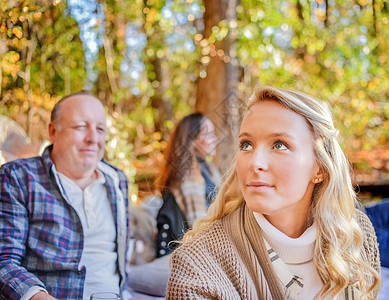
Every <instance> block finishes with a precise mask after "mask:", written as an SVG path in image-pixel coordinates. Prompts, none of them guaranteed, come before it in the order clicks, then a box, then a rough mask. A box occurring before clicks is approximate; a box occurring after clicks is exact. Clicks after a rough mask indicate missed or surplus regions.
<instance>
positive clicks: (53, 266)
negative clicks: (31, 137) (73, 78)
mask: <svg viewBox="0 0 389 300" xmlns="http://www.w3.org/2000/svg"><path fill="white" fill-rule="evenodd" d="M48 129H49V136H50V140H51V142H52V145H50V146H48V147H47V148H46V149H45V151H44V153H43V154H42V156H39V157H33V158H28V159H19V160H16V161H13V162H9V163H7V164H5V165H3V166H2V167H1V169H0V229H1V230H0V284H1V288H0V298H1V299H15V300H16V299H23V300H25V299H32V300H37V299H38V300H39V299H84V300H86V299H89V297H90V295H91V294H92V293H93V292H99V291H101V292H115V293H118V294H120V291H121V289H122V288H123V287H124V282H125V265H126V255H125V254H126V249H127V241H128V234H127V232H128V230H127V227H128V212H127V203H128V182H127V179H126V177H125V175H124V173H123V172H122V171H120V170H119V169H117V168H115V167H113V166H111V165H109V164H108V163H107V162H106V161H105V160H104V159H103V154H104V146H105V139H106V131H107V128H106V115H105V111H104V107H103V105H102V103H101V102H100V101H99V100H98V99H97V98H95V97H94V96H93V95H92V94H90V93H89V92H86V91H81V92H78V93H75V94H71V95H69V96H66V97H64V98H62V99H61V100H60V101H59V102H58V103H57V104H56V105H55V106H54V108H53V110H52V113H51V122H50V124H49V128H48Z"/></svg>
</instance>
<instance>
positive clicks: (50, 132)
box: [49, 122, 57, 143]
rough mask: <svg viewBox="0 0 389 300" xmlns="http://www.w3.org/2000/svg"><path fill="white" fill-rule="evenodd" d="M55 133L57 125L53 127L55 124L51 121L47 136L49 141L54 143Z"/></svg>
mask: <svg viewBox="0 0 389 300" xmlns="http://www.w3.org/2000/svg"><path fill="white" fill-rule="evenodd" d="M56 135H57V127H55V124H54V123H53V122H50V123H49V138H50V141H51V143H54V140H55V136H56Z"/></svg>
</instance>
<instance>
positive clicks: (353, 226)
mask: <svg viewBox="0 0 389 300" xmlns="http://www.w3.org/2000/svg"><path fill="white" fill-rule="evenodd" d="M336 137H337V130H336V129H335V128H334V125H333V121H332V118H331V114H330V113H329V111H328V110H327V108H326V107H325V106H324V105H323V104H320V103H319V102H318V101H316V100H315V99H314V98H312V97H311V96H308V95H306V94H304V93H301V92H298V91H294V90H286V89H279V88H274V87H261V88H260V89H258V90H257V91H256V92H255V93H254V95H253V96H252V97H251V99H250V100H249V103H248V109H247V112H246V113H245V115H244V118H243V121H242V124H241V128H240V135H239V146H237V147H236V148H237V154H236V159H235V162H234V164H233V166H232V168H231V171H230V172H229V175H227V176H226V181H225V183H224V185H223V186H222V187H221V189H220V192H219V193H218V195H217V198H216V200H215V202H214V203H213V204H212V205H211V206H210V208H209V210H208V214H207V216H206V217H205V218H203V219H200V220H199V221H197V222H196V223H195V225H194V227H193V230H191V231H189V232H188V233H187V234H186V235H185V237H184V241H185V242H184V243H183V245H181V246H180V247H178V249H177V250H176V251H175V252H173V256H172V259H171V265H172V272H171V276H170V279H169V284H168V292H167V299H198V298H201V299H277V300H278V299H373V298H377V295H378V292H379V289H380V262H379V253H378V247H377V241H376V236H375V233H374V229H373V227H372V225H371V222H370V221H369V219H368V218H367V216H366V215H365V214H363V213H362V212H361V211H359V210H357V209H356V208H355V204H356V201H357V200H356V196H355V194H354V190H353V187H352V184H351V179H350V173H349V164H348V161H347V159H346V157H345V155H344V154H343V151H342V150H341V148H340V146H339V144H338V142H337V139H336Z"/></svg>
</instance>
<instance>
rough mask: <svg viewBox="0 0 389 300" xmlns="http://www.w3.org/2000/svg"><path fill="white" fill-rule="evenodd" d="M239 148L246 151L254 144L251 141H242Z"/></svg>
mask: <svg viewBox="0 0 389 300" xmlns="http://www.w3.org/2000/svg"><path fill="white" fill-rule="evenodd" d="M239 148H240V150H243V151H246V150H250V149H251V148H252V146H251V144H250V143H249V142H246V141H243V142H241V143H240V145H239Z"/></svg>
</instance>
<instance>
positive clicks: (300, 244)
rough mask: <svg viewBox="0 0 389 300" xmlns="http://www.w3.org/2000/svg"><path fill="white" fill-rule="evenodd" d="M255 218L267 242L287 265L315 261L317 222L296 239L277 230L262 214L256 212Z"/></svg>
mask: <svg viewBox="0 0 389 300" xmlns="http://www.w3.org/2000/svg"><path fill="white" fill-rule="evenodd" d="M254 217H255V220H256V221H257V223H258V225H259V227H261V229H262V231H263V236H264V238H265V239H266V241H267V242H268V243H269V245H270V246H271V247H272V248H273V249H274V251H275V252H276V253H277V254H278V255H279V256H280V257H281V259H282V260H283V261H284V262H285V263H287V264H300V263H305V262H308V261H310V260H311V259H313V251H314V248H315V241H316V234H317V227H316V223H315V222H314V223H313V225H312V226H310V227H309V228H308V229H307V230H305V232H304V233H303V234H302V235H301V236H300V237H298V238H295V239H294V238H290V237H288V236H287V235H286V234H284V233H282V232H281V231H279V230H278V229H277V228H275V227H274V226H273V225H272V224H270V223H269V221H268V220H266V218H265V217H264V216H263V215H262V214H260V213H256V212H254Z"/></svg>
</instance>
